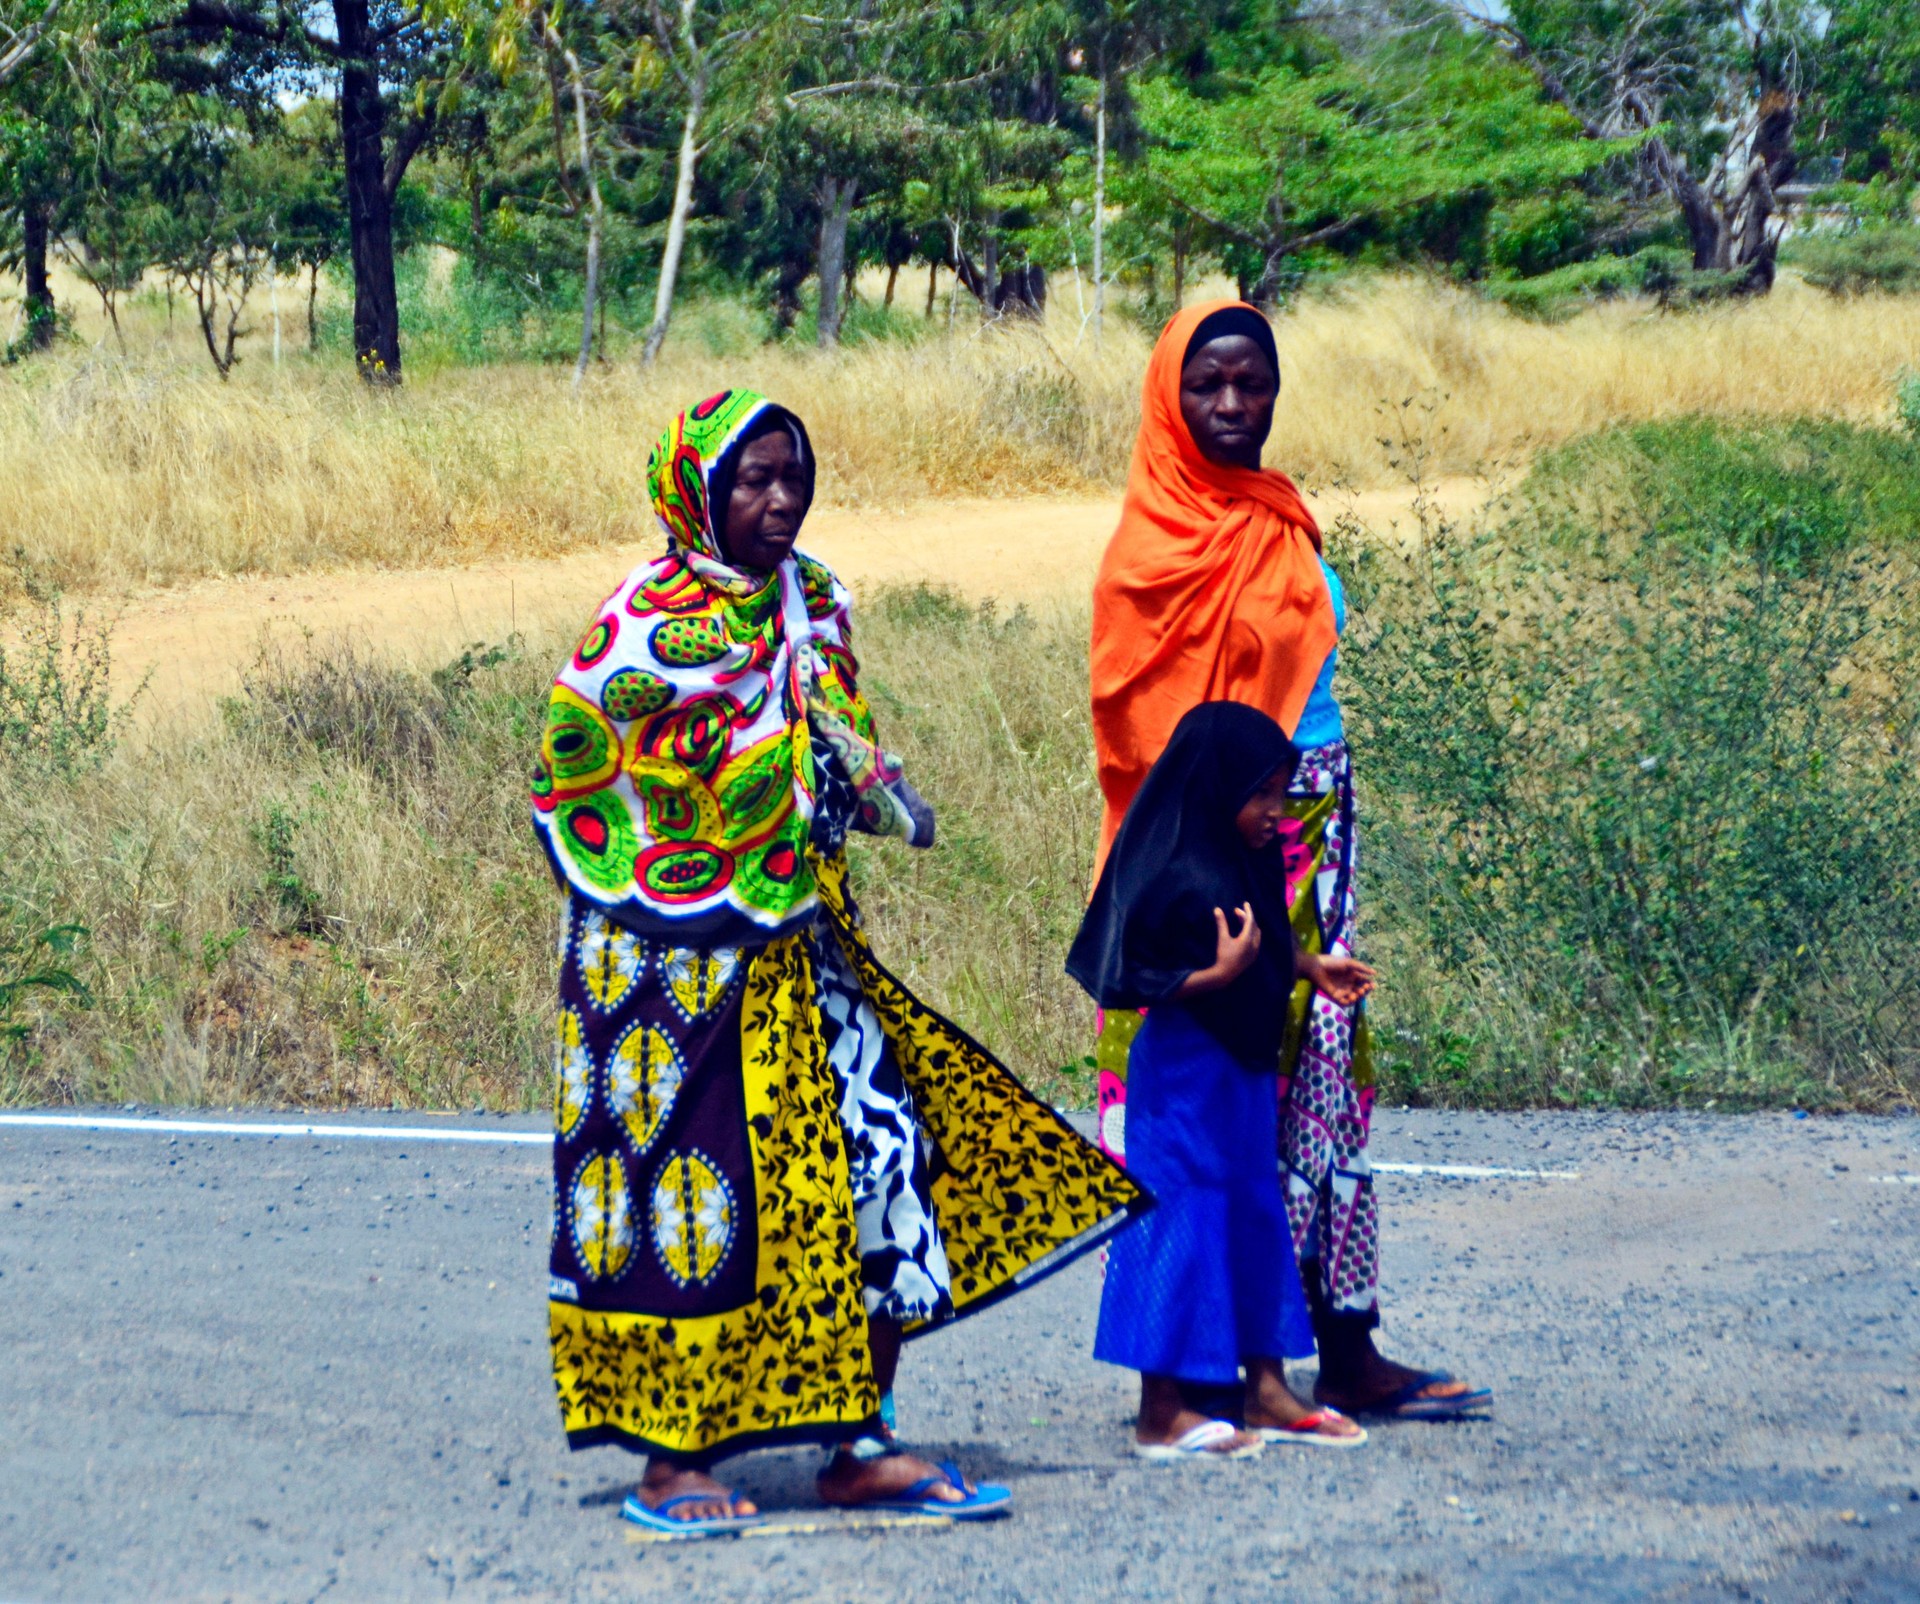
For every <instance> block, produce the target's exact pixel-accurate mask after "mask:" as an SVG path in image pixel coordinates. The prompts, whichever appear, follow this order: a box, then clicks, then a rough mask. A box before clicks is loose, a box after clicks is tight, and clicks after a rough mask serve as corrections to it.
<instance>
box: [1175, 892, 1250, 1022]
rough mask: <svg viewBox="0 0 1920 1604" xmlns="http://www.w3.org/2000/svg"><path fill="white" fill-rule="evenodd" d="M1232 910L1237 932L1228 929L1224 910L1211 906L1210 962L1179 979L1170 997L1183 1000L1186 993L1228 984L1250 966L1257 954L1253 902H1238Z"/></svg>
mask: <svg viewBox="0 0 1920 1604" xmlns="http://www.w3.org/2000/svg"><path fill="white" fill-rule="evenodd" d="M1234 914H1235V916H1236V917H1237V918H1238V919H1239V921H1240V930H1239V932H1238V934H1235V933H1234V932H1233V931H1231V930H1229V929H1228V927H1227V915H1226V912H1225V910H1223V909H1220V908H1215V909H1214V910H1213V928H1214V947H1213V962H1212V963H1210V964H1208V965H1207V967H1206V968H1205V969H1196V970H1194V971H1193V973H1192V974H1190V975H1188V976H1187V978H1186V979H1185V980H1183V981H1181V982H1180V989H1179V990H1178V991H1176V992H1175V993H1174V994H1173V1001H1175V1002H1185V1001H1186V1000H1187V999H1188V998H1189V997H1198V996H1201V995H1203V994H1205V993H1206V992H1209V991H1219V990H1220V989H1221V988H1222V987H1223V986H1231V985H1232V984H1233V983H1234V982H1235V981H1236V980H1238V979H1239V978H1240V977H1241V976H1242V975H1244V974H1245V973H1246V972H1247V971H1248V970H1249V969H1251V968H1252V967H1253V961H1254V959H1256V958H1258V957H1259V956H1260V926H1259V925H1257V924H1255V923H1254V919H1253V904H1252V903H1242V904H1241V905H1240V906H1239V907H1238V908H1236V909H1234Z"/></svg>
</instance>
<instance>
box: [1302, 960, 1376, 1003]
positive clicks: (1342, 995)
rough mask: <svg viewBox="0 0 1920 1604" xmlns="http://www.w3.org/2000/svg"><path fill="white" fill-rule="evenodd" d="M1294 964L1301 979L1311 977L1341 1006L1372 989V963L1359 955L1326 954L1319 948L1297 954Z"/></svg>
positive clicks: (1311, 979)
mask: <svg viewBox="0 0 1920 1604" xmlns="http://www.w3.org/2000/svg"><path fill="white" fill-rule="evenodd" d="M1294 967H1295V968H1296V969H1298V970H1299V972H1300V978H1301V979H1302V980H1306V981H1310V982H1312V984H1313V985H1314V987H1315V988H1316V989H1317V990H1320V991H1324V992H1325V993H1326V994H1327V995H1328V996H1329V997H1331V998H1332V999H1333V1000H1334V1001H1335V1002H1337V1003H1338V1004H1339V1005H1340V1006H1341V1007H1342V1008H1351V1007H1352V1006H1353V1005H1354V1004H1355V1003H1357V1002H1358V1001H1360V999H1361V998H1362V997H1364V996H1366V995H1367V993H1368V992H1370V991H1372V990H1373V981H1374V973H1373V969H1372V968H1371V966H1369V965H1367V964H1363V963H1362V962H1361V961H1360V960H1359V959H1358V958H1341V957H1327V956H1325V955H1324V954H1321V953H1317V952H1301V953H1296V954H1295V955H1294Z"/></svg>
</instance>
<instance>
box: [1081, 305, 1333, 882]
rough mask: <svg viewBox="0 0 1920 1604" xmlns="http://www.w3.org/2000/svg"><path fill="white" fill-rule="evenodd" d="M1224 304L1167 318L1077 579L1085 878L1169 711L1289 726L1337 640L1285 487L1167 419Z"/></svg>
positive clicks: (1311, 546) (1165, 728)
mask: <svg viewBox="0 0 1920 1604" xmlns="http://www.w3.org/2000/svg"><path fill="white" fill-rule="evenodd" d="M1238 304H1240V303H1237V302H1234V301H1207V302H1203V303H1202V304H1201V305H1198V306H1189V307H1187V308H1185V309H1184V310H1183V311H1180V312H1178V313H1176V314H1175V315H1174V317H1173V319H1172V321H1171V322H1169V323H1168V324H1167V326H1166V328H1165V329H1164V330H1162V331H1161V334H1160V340H1159V343H1158V344H1157V345H1155V346H1154V348H1153V356H1152V357H1151V359H1149V361H1148V363H1147V377H1146V382H1145V383H1144V384H1143V385H1142V386H1141V393H1140V434H1139V438H1138V439H1136V440H1135V441H1134V445H1133V466H1132V468H1131V470H1130V471H1129V473H1128V475H1127V497H1126V501H1125V502H1124V504H1123V505H1122V506H1121V509H1120V527H1119V528H1118V529H1116V530H1115V531H1114V535H1113V539H1112V540H1111V541H1110V542H1108V544H1107V553H1106V556H1105V557H1104V558H1102V559H1101V563H1100V577H1099V578H1098V579H1096V580H1095V581H1094V586H1093V742H1094V753H1095V757H1096V759H1097V761H1098V765H1099V774H1100V790H1101V794H1102V795H1103V796H1104V797H1105V798H1106V812H1105V815H1104V817H1103V818H1102V820H1101V826H1100V856H1099V859H1098V861H1097V862H1096V863H1095V866H1094V873H1095V874H1096V876H1097V875H1098V873H1099V867H1100V864H1102V863H1104V862H1105V861H1106V856H1107V849H1108V847H1110V846H1111V845H1112V844H1113V838H1114V835H1115V833H1116V832H1117V831H1118V830H1119V828H1120V820H1121V818H1122V816H1123V815H1124V814H1125V813H1126V811H1127V804H1128V803H1129V802H1131V801H1132V800H1133V793H1134V792H1135V791H1137V790H1138V789H1139V788H1140V782H1141V781H1142V780H1143V779H1145V778H1146V774H1147V770H1148V769H1149V768H1151V767H1152V766H1153V761H1154V759H1155V758H1157V757H1158V756H1159V755H1160V753H1161V750H1162V749H1163V748H1164V747H1165V746H1166V744H1167V738H1168V737H1169V736H1170V735H1172V733H1173V727H1174V725H1175V724H1177V723H1179V722H1180V718H1181V715H1182V714H1184V713H1185V712H1186V711H1187V710H1188V709H1189V708H1191V707H1195V706H1197V705H1198V704H1200V703H1201V702H1219V701H1227V702H1245V703H1247V704H1248V705H1250V706H1252V707H1257V708H1259V709H1260V710H1261V711H1262V712H1263V713H1266V714H1268V715H1269V716H1270V717H1271V718H1272V719H1273V720H1274V721H1275V722H1276V723H1277V724H1279V726H1280V727H1281V728H1282V729H1283V730H1285V731H1286V732H1287V733H1288V734H1289V735H1291V734H1292V733H1293V729H1294V726H1295V725H1296V724H1297V723H1298V722H1299V720H1300V714H1301V711H1302V710H1303V709H1304V708H1305V707H1306V705H1307V697H1308V696H1309V695H1310V694H1311V693H1312V690H1313V682H1314V681H1315V680H1316V679H1317V678H1318V677H1319V674H1320V669H1321V667H1322V666H1323V665H1324V664H1325V662H1326V660H1327V653H1328V652H1330V651H1332V650H1333V648H1334V644H1335V642H1336V640H1337V639H1338V636H1337V632H1336V631H1335V629H1334V623H1333V601H1332V598H1331V597H1330V596H1329V595H1328V593H1327V582H1326V579H1325V577H1324V576H1323V575H1322V574H1321V572H1320V555H1319V554H1320V526H1319V525H1318V524H1317V523H1316V522H1315V521H1314V517H1313V514H1312V513H1311V512H1309V511H1308V510H1307V504H1306V503H1305V502H1304V501H1303V500H1301V498H1300V492H1299V491H1298V490H1297V489H1296V488H1295V487H1294V483H1293V481H1292V480H1291V479H1289V478H1288V477H1287V476H1286V475H1285V474H1284V473H1280V472H1277V471H1275V470H1273V469H1267V468H1259V469H1254V468H1229V467H1223V466H1222V465H1221V464H1219V463H1217V462H1211V461H1209V460H1208V459H1207V458H1206V457H1204V456H1202V455H1201V454H1200V448H1199V447H1198V446H1196V445H1195V444H1194V443H1193V436H1192V434H1191V433H1189V432H1188V429H1187V425H1186V421H1185V420H1184V419H1183V418H1182V417H1181V416H1180V369H1181V367H1182V366H1183V365H1184V364H1185V361H1186V355H1187V342H1188V341H1189V340H1191V339H1192V338H1193V334H1194V331H1195V330H1196V329H1197V328H1198V327H1199V326H1200V324H1201V323H1202V321H1204V320H1205V319H1206V318H1207V317H1208V316H1209V315H1210V314H1212V313H1214V312H1217V311H1219V310H1220V309H1221V308H1222V307H1226V306H1234V305H1238Z"/></svg>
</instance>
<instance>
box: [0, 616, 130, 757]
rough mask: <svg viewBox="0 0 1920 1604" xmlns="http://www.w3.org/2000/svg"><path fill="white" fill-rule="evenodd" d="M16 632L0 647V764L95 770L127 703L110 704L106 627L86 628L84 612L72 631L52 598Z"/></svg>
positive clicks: (110, 745)
mask: <svg viewBox="0 0 1920 1604" xmlns="http://www.w3.org/2000/svg"><path fill="white" fill-rule="evenodd" d="M19 635H20V644H19V645H18V646H16V647H14V648H13V649H12V650H11V651H9V650H8V649H6V648H5V647H0V762H4V763H7V764H11V765H13V766H15V767H16V768H20V769H25V770H29V771H31V770H38V771H41V772H48V771H51V772H54V773H60V774H67V773H72V772H74V771H76V770H80V769H85V768H91V767H94V766H97V765H98V764H99V763H100V762H101V760H102V759H104V758H105V757H106V755H107V754H108V753H109V752H111V751H112V750H113V746H114V743H115V741H116V740H117V739H118V738H119V736H120V733H121V731H122V729H123V728H124V727H125V723H126V715H127V709H128V707H129V706H130V705H131V703H130V702H129V703H122V704H120V705H119V706H115V705H114V702H113V698H112V669H113V654H112V648H111V645H110V644H109V640H108V631H107V626H105V625H104V624H103V625H99V626H97V627H95V628H91V629H89V628H88V626H87V619H86V615H85V614H84V613H82V614H80V615H78V616H77V617H76V618H75V619H74V621H73V627H72V629H71V630H69V629H68V628H67V624H66V619H65V616H64V613H63V610H62V607H61V603H60V599H59V598H58V597H57V596H55V597H51V598H49V599H47V600H45V601H43V602H42V603H40V604H39V606H38V607H37V608H35V609H33V610H32V611H30V612H29V613H28V614H27V615H26V616H25V617H24V619H22V621H21V622H20V624H19ZM137 694H138V693H137V692H136V695H137Z"/></svg>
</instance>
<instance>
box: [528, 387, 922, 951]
mask: <svg viewBox="0 0 1920 1604" xmlns="http://www.w3.org/2000/svg"><path fill="white" fill-rule="evenodd" d="M770 422H771V423H777V424H779V425H784V426H785V427H787V428H788V429H790V430H791V431H792V433H793V435H794V438H795V440H796V442H797V443H798V445H799V447H800V449H801V451H802V454H803V459H804V461H805V464H806V466H807V468H808V480H809V483H811V479H812V473H811V469H812V449H811V446H810V445H809V444H808V443H807V438H806V431H805V429H804V427H803V426H802V425H801V423H800V421H799V419H798V418H796V417H794V416H793V415H792V414H791V413H789V412H787V411H786V410H785V409H784V408H780V407H776V406H774V405H773V403H772V402H770V401H768V400H767V399H766V398H765V397H763V396H759V395H755V394H754V393H753V392H751V391H748V390H726V391H722V392H721V393H720V394H718V395H716V396H712V397H710V398H709V399H707V400H705V401H703V402H701V403H700V404H699V405H698V406H694V407H690V408H688V409H687V410H686V411H685V412H683V413H681V414H680V415H679V416H678V417H677V418H675V419H674V421H673V424H672V425H671V427H669V428H668V430H667V431H666V433H665V434H664V435H662V436H661V439H660V442H659V444H658V445H656V446H655V447H654V451H653V456H652V458H651V460H650V462H649V464H648V469H647V481H648V487H649V489H650V491H651V493H652V497H653V508H654V513H655V515H656V516H657V517H658V519H659V521H660V524H661V527H662V528H663V529H664V530H665V531H666V534H667V550H666V553H665V555H663V556H661V557H658V558H655V559H654V560H652V561H651V562H645V563H642V564H641V565H640V566H639V567H638V568H636V569H634V571H633V572H632V573H631V574H629V575H628V576H627V579H626V581H625V582H624V583H623V584H622V585H621V586H620V588H619V589H617V590H616V591H614V593H613V594H612V595H611V596H609V597H608V598H607V600H606V601H605V602H604V603H603V604H602V605H601V607H600V608H599V610H598V612H597V614H596V616H595V618H594V621H593V623H592V624H591V625H589V626H588V629H587V632H586V634H585V635H584V636H583V637H582V638H581V641H580V644H579V646H578V647H577V648H576V649H575V651H574V653H573V655H572V657H571V658H570V659H569V660H568V661H567V662H566V663H565V664H564V665H563V666H562V667H561V670H560V673H559V675H558V676H557V677H556V679H555V680H554V686H553V692H552V695H551V697H550V699H549V702H548V708H547V723H546V731H545V735H544V737H543V739H542V741H541V748H540V760H539V764H538V766H537V767H536V769H535V771H534V775H533V783H532V794H533V809H534V826H535V829H536V830H537V831H538V832H539V835H540V840H541V842H542V844H543V845H544V846H545V848H546V850H547V854H548V857H549V859H550V861H551V862H552V865H553V869H554V872H555V874H556V876H557V877H558V878H559V879H561V880H562V881H563V882H565V883H566V884H567V885H569V886H571V887H572V888H573V890H575V891H576V892H578V893H579V894H580V895H581V896H583V897H585V898H586V899H588V900H589V901H590V902H592V903H594V904H596V905H597V906H599V907H600V908H602V909H604V910H605V911H606V912H607V914H608V915H609V916H610V917H612V918H613V919H615V920H617V921H619V922H621V923H623V924H626V925H629V926H630V927H633V928H636V929H640V930H643V931H646V932H649V933H654V934H675V935H680V936H684V937H686V938H687V939H689V940H720V939H730V940H740V939H745V938H747V937H752V936H758V937H761V938H768V937H773V936H777V935H779V934H781V933H783V932H785V931H788V930H792V929H796V928H798V927H799V926H800V925H802V924H804V923H805V922H806V921H807V920H808V919H810V918H811V917H812V915H813V912H814V909H815V905H816V900H817V898H816V892H815V887H814V879H813V874H812V872H811V870H810V869H809V867H808V863H807V854H806V843H807V835H808V827H809V824H810V822H811V820H812V817H813V812H814V806H815V801H816V797H817V795H818V779H817V776H816V773H815V761H814V757H813V739H814V737H815V736H816V735H817V736H818V737H819V738H820V739H821V741H822V742H823V743H824V744H825V745H826V746H827V747H828V748H829V749H830V750H831V751H832V752H833V754H834V756H835V758H836V759H837V761H838V763H839V766H840V767H841V769H842V770H843V772H844V774H845V776H846V778H847V779H848V780H849V781H850V782H851V784H852V786H853V788H854V790H855V792H856V793H857V795H858V798H859V807H860V812H859V818H858V821H857V822H858V827H859V828H862V829H865V830H868V831H871V832H872V833H875V834H882V835H888V834H891V835H898V836H901V837H903V838H905V839H907V840H908V841H910V842H919V841H922V840H923V839H924V838H925V835H926V834H927V833H928V832H929V831H930V829H931V822H930V820H929V819H928V818H927V817H926V816H925V814H924V811H923V810H921V809H919V808H917V807H916V806H915V805H914V804H915V802H916V801H917V799H916V798H914V797H913V795H912V792H911V789H910V788H907V787H903V786H902V785H901V783H900V782H901V778H902V776H901V769H900V765H899V763H898V762H897V761H896V760H895V759H894V758H893V757H891V756H890V755H889V754H887V753H886V752H885V751H883V750H882V749H881V748H880V746H879V745H878V744H877V742H876V741H875V739H874V734H873V720H872V717H871V715H870V713H869V712H868V709H867V707H866V704H865V702H864V701H862V700H861V698H860V695H859V691H858V686H857V665H856V664H855V661H854V657H853V650H852V640H851V628H850V625H849V621H848V596H847V591H846V588H845V586H843V585H842V584H841V583H840V581H839V580H838V579H837V578H835V576H834V574H833V573H832V571H831V570H830V569H828V568H827V567H826V566H825V565H824V564H821V563H819V562H816V561H814V560H813V559H812V558H810V557H807V556H805V555H803V554H801V553H799V552H795V553H794V554H793V555H791V556H789V557H788V558H787V559H786V560H785V561H783V562H781V563H780V565H779V566H778V567H777V568H776V569H774V570H773V571H772V572H770V573H764V572H757V571H754V570H750V569H743V568H738V567H735V566H733V565H732V564H731V563H729V562H728V561H727V560H726V557H725V554H724V547H723V545H722V542H721V539H720V532H719V529H718V527H717V526H716V522H715V520H716V517H718V518H721V519H724V516H725V506H724V499H723V498H724V496H725V494H726V492H727V488H728V487H729V486H730V485H731V484H732V481H733V468H734V465H735V461H736V456H737V453H738V451H739V449H740V447H741V445H742V443H743V442H744V441H746V440H747V439H749V438H751V437H752V435H753V434H754V433H755V432H756V431H758V430H764V429H765V428H766V427H767V426H768V424H769V423H770ZM716 500H719V501H720V506H719V508H718V511H717V512H716Z"/></svg>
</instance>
